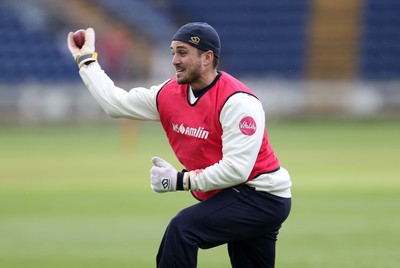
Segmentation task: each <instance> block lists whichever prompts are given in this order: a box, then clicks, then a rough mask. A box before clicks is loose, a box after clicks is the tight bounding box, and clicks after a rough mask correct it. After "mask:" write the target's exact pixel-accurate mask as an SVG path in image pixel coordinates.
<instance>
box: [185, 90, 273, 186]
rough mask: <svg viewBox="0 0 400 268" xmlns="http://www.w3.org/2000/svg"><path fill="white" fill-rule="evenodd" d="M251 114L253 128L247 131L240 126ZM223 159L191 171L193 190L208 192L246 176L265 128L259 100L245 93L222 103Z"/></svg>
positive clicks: (239, 180)
mask: <svg viewBox="0 0 400 268" xmlns="http://www.w3.org/2000/svg"><path fill="white" fill-rule="evenodd" d="M245 117H251V118H252V119H253V120H254V122H255V125H256V131H255V132H254V133H252V134H251V132H250V133H249V132H246V131H245V130H244V129H243V128H241V126H240V122H241V121H242V119H243V118H245ZM220 123H221V126H222V131H223V134H222V154H223V156H222V160H220V161H219V162H218V163H216V164H214V165H212V166H209V167H207V168H205V169H202V170H194V171H191V172H190V183H191V189H192V190H201V191H210V190H216V189H223V188H228V187H231V186H234V185H237V184H241V183H243V182H245V181H246V180H247V178H248V177H249V175H250V173H251V171H252V169H253V167H254V164H255V161H256V159H257V155H258V152H259V150H260V147H261V143H262V139H263V136H264V131H265V113H264V109H263V107H262V104H261V102H260V101H259V100H258V99H257V98H255V97H254V96H251V95H248V94H246V93H238V94H235V95H233V96H232V97H230V98H229V99H228V101H227V102H226V103H225V105H224V107H223V109H222V111H221V114H220Z"/></svg>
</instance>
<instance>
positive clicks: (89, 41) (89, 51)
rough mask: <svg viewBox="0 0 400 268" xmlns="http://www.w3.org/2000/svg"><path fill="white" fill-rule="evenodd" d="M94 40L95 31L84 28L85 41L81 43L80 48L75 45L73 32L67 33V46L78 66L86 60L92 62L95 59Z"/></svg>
mask: <svg viewBox="0 0 400 268" xmlns="http://www.w3.org/2000/svg"><path fill="white" fill-rule="evenodd" d="M94 41H95V32H94V30H93V28H87V29H86V31H85V43H84V44H83V46H82V48H79V47H77V46H76V44H75V41H74V33H73V32H70V33H69V34H68V39H67V42H68V48H69V51H70V52H71V54H72V57H74V60H75V61H76V63H77V64H78V67H79V68H81V67H82V66H83V65H84V64H85V63H86V62H93V61H96V60H97V53H96V52H95V47H94Z"/></svg>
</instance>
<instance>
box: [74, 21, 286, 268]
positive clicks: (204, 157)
mask: <svg viewBox="0 0 400 268" xmlns="http://www.w3.org/2000/svg"><path fill="white" fill-rule="evenodd" d="M94 40H95V34H94V30H93V29H92V28H89V29H87V30H86V33H85V44H84V46H83V47H82V48H81V49H79V48H78V47H77V46H76V45H75V43H74V40H73V33H70V34H69V36H68V46H69V49H70V51H71V53H72V55H73V57H74V58H75V59H76V61H77V63H78V66H79V68H80V70H79V73H80V75H81V77H82V79H83V81H84V83H85V85H86V86H87V88H88V89H89V91H90V92H91V94H92V95H93V97H94V98H95V99H96V101H97V102H98V103H99V104H100V105H101V106H102V107H103V109H104V110H105V111H106V112H107V113H108V114H109V115H111V116H113V117H123V118H131V119H140V120H159V121H160V122H161V124H162V126H163V128H164V130H165V133H166V135H167V137H168V141H169V143H170V145H171V147H172V149H173V151H174V153H175V154H176V156H177V158H178V160H179V161H180V162H181V163H182V165H183V166H184V168H185V169H184V170H183V171H181V172H178V171H177V170H176V169H175V168H174V167H173V166H172V165H171V164H170V163H168V162H167V161H165V160H164V159H162V158H159V157H153V159H152V162H153V167H152V168H151V170H150V173H151V176H150V177H151V188H152V189H153V191H155V192H157V193H164V192H170V191H171V192H173V191H182V190H183V191H189V190H190V191H192V194H193V195H194V196H195V197H196V198H197V199H199V200H201V202H199V203H197V204H195V205H193V206H191V207H188V208H186V209H184V210H182V211H181V212H179V213H178V214H177V215H176V216H175V217H174V218H173V219H172V220H171V222H170V223H169V225H168V227H167V229H166V231H165V234H164V237H163V239H162V242H161V245H160V248H159V251H158V254H157V260H156V261H157V267H184V268H190V267H196V265H197V253H198V249H199V248H202V249H207V248H212V247H215V246H219V245H222V244H227V245H228V253H229V257H230V260H231V264H232V267H243V268H249V267H274V263H275V244H276V238H277V235H278V231H279V229H280V227H281V224H282V223H283V222H284V221H285V219H286V218H287V217H288V215H289V211H290V207H291V192H290V187H291V181H290V177H289V174H288V172H287V171H286V170H285V169H284V168H282V167H280V166H279V161H278V159H277V158H276V156H275V154H274V151H273V149H272V147H271V145H270V143H269V141H268V136H267V132H266V130H265V114H264V110H263V108H262V105H261V103H260V101H259V100H258V99H257V97H256V96H255V95H254V93H253V92H251V91H250V90H249V89H248V88H247V87H246V86H245V85H244V84H242V83H241V82H240V81H238V80H237V79H235V78H233V77H232V76H230V75H229V74H227V73H225V72H222V71H218V70H217V66H218V62H219V57H220V49H221V46H220V39H219V36H218V34H217V32H216V31H215V29H214V28H212V27H211V26H210V25H208V24H207V23H201V22H194V23H188V24H186V25H184V26H182V27H181V28H180V29H179V30H178V31H177V33H176V34H175V35H174V37H173V38H172V43H171V52H172V64H173V66H174V67H175V70H176V76H175V77H173V78H171V79H170V80H168V81H166V82H164V83H162V84H161V85H158V86H153V87H151V88H150V89H145V88H141V87H137V88H133V89H131V90H130V91H129V92H126V91H125V90H122V89H120V88H118V87H116V86H115V85H114V83H113V82H112V81H111V80H110V78H109V77H108V76H107V75H106V74H105V73H104V72H103V71H102V69H101V67H100V65H99V64H98V63H97V61H96V59H97V54H96V53H95V49H94Z"/></svg>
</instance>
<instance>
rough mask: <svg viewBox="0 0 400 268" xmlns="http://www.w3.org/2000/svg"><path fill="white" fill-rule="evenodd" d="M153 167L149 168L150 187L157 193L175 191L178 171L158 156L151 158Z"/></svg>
mask: <svg viewBox="0 0 400 268" xmlns="http://www.w3.org/2000/svg"><path fill="white" fill-rule="evenodd" d="M151 161H152V162H153V167H152V168H151V169H150V173H151V175H150V178H151V189H153V191H154V192H157V193H165V192H175V191H176V180H177V174H178V171H177V170H176V169H175V168H174V167H173V166H172V165H171V164H170V163H168V162H167V161H165V160H164V159H162V158H160V157H157V156H155V157H153V158H152V159H151Z"/></svg>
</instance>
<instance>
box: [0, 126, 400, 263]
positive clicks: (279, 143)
mask: <svg viewBox="0 0 400 268" xmlns="http://www.w3.org/2000/svg"><path fill="white" fill-rule="evenodd" d="M115 122H116V123H115V124H107V125H97V126H83V125H82V126H76V125H75V126H41V127H39V126H30V127H29V126H0V267H2V268H3V267H4V268H14V267H21V268H33V267H35V268H39V267H40V268H46V267H51V268H63V267H65V268H67V267H68V268H71V267H74V268H75V267H85V268H89V267H93V268H106V267H110V268H111V267H113V268H115V267H118V268H124V267H130V268H132V267H140V268H146V267H155V254H156V252H157V249H158V244H159V241H160V239H161V236H162V234H163V232H164V229H165V227H166V225H167V223H168V222H169V220H170V218H171V217H173V215H174V214H175V213H177V212H178V211H179V210H180V209H182V208H184V207H186V206H188V205H190V204H193V203H195V202H196V201H195V200H194V199H193V198H192V197H191V195H190V194H188V193H184V192H178V193H166V194H156V193H153V192H152V191H151V189H150V182H149V169H150V167H151V162H150V158H151V157H152V156H154V155H158V156H161V157H164V158H166V159H168V160H170V161H171V162H172V163H174V164H175V166H176V167H177V168H181V166H180V165H179V164H178V163H177V161H176V159H175V158H174V156H173V154H172V152H171V150H170V149H169V146H168V144H167V142H166V139H165V137H164V134H163V132H162V130H161V128H160V127H159V126H158V125H157V124H144V123H141V124H140V125H137V127H136V128H137V132H135V131H130V132H129V131H128V132H124V135H123V136H124V138H123V139H122V140H121V135H120V134H121V133H120V126H119V124H118V121H115ZM268 127H269V133H270V139H271V142H272V145H273V146H274V148H275V151H276V153H277V155H278V157H279V158H280V160H281V164H282V165H283V166H285V167H286V168H287V169H288V170H289V171H290V173H291V176H292V180H293V196H294V198H293V209H292V213H291V215H290V217H289V219H288V220H287V222H286V223H285V225H284V226H283V228H282V230H281V234H280V236H279V238H278V243H277V246H278V251H277V267H281V268H303V267H304V268H322V267H323V268H327V267H332V268H338V267H340V268H350V267H362V268H386V267H387V268H389V267H393V268H394V267H399V265H400V254H399V253H400V242H399V241H400V230H399V228H400V141H399V139H400V123H399V122H395V121H393V122H351V121H346V122H329V121H328V122H320V121H318V122H315V121H305V122H279V123H271V124H270V125H269V126H268ZM127 135H128V136H131V137H130V139H129V140H130V141H129V142H128V141H127V139H126V136H127ZM198 267H203V268H214V267H215V268H224V267H230V265H229V259H228V257H227V253H226V249H225V247H224V246H221V247H218V248H214V249H210V250H206V251H203V250H200V252H199V265H198Z"/></svg>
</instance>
